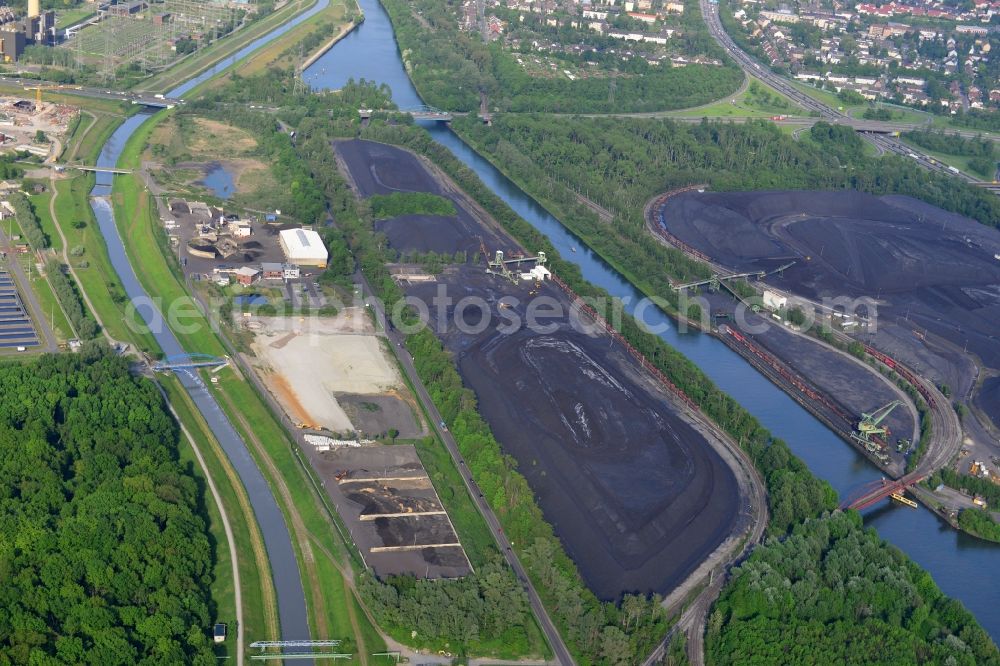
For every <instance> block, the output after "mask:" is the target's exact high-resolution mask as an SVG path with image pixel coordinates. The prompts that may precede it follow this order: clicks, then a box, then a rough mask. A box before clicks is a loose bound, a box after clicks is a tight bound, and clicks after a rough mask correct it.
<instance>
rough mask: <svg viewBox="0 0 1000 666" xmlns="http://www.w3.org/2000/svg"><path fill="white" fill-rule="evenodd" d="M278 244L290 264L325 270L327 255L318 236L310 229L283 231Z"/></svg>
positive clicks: (324, 246)
mask: <svg viewBox="0 0 1000 666" xmlns="http://www.w3.org/2000/svg"><path fill="white" fill-rule="evenodd" d="M278 242H279V243H280V244H281V249H282V251H283V252H284V253H285V259H287V260H288V263H290V264H296V265H298V266H315V267H317V268H326V262H327V260H328V259H329V256H330V255H329V253H328V252H327V250H326V245H325V244H324V243H323V239H322V238H320V237H319V234H318V233H316V232H315V231H313V230H312V229H284V230H283V231H281V232H280V233H279V235H278Z"/></svg>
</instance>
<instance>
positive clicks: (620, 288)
mask: <svg viewBox="0 0 1000 666" xmlns="http://www.w3.org/2000/svg"><path fill="white" fill-rule="evenodd" d="M359 2H360V5H361V9H362V11H363V12H364V14H365V22H364V23H363V24H362V25H361V26H360V27H359V28H358V29H357V30H355V31H354V32H352V33H351V34H350V35H348V36H347V37H345V38H344V39H343V40H341V41H340V42H339V43H338V44H337V45H336V46H334V47H333V49H331V50H330V51H329V52H328V53H326V54H325V55H324V56H323V57H321V58H320V59H319V60H317V61H316V63H314V64H313V66H312V67H310V68H309V69H308V70H307V71H306V72H305V75H304V78H305V80H306V82H307V83H308V84H310V85H311V86H312V87H313V88H330V89H337V88H340V87H342V86H343V85H344V84H345V83H346V82H347V81H348V80H349V79H354V80H360V79H366V80H368V81H375V82H378V83H385V84H387V85H388V86H389V87H390V88H391V89H392V94H393V100H394V101H395V102H396V104H398V105H399V106H400V107H401V108H411V107H416V106H419V105H421V104H422V103H423V102H422V100H421V99H420V96H419V95H418V94H417V92H416V90H415V89H414V88H413V85H412V83H411V82H410V79H409V77H408V76H407V74H406V71H405V69H404V68H403V64H402V60H401V58H400V54H399V49H398V48H397V45H396V41H395V36H394V35H393V30H392V24H391V23H390V21H389V17H388V16H387V15H386V13H385V10H384V9H383V8H382V6H381V5H380V4H379V2H378V0H359ZM426 127H427V129H428V131H430V133H431V135H432V136H433V137H434V139H435V140H436V141H438V142H439V143H441V144H443V145H445V146H447V147H448V148H449V149H450V150H451V151H452V152H453V153H454V154H455V156H456V157H458V158H459V159H460V160H462V162H464V163H465V164H466V165H468V166H469V167H470V168H471V169H473V170H474V171H475V172H476V173H477V174H478V175H479V177H480V178H481V179H482V180H483V182H484V183H486V185H488V186H489V187H490V188H491V189H492V190H493V191H494V192H495V193H496V194H497V195H498V196H499V197H500V198H502V199H503V200H504V201H506V202H507V204H508V205H510V207H511V208H513V209H514V211H516V212H517V213H518V214H519V215H520V216H521V217H523V218H524V219H525V220H527V221H528V222H530V223H531V224H532V225H534V226H535V227H536V228H538V229H539V230H541V231H542V232H544V233H545V234H546V235H547V236H548V237H549V239H550V240H551V241H552V243H553V245H555V247H556V248H557V249H558V250H559V252H560V253H561V254H562V256H563V258H565V259H568V260H570V261H573V262H574V263H577V264H578V265H579V266H580V268H581V270H582V271H583V275H584V277H585V278H587V279H588V280H589V281H590V282H592V283H594V284H596V285H599V286H601V287H603V288H604V289H606V290H607V291H608V292H609V293H610V294H612V295H613V296H617V297H619V298H621V299H622V300H623V301H624V302H625V303H626V309H628V310H629V311H630V312H633V311H634V305H635V303H636V302H638V301H639V300H640V299H641V298H642V295H641V294H640V293H639V292H638V291H637V290H636V289H635V288H634V287H633V286H632V285H631V284H629V283H628V282H627V281H626V280H625V279H624V278H623V277H622V276H621V275H620V274H619V273H618V272H617V271H615V270H614V269H613V268H612V267H611V266H609V265H608V264H607V263H605V262H604V261H603V260H602V259H601V258H600V257H598V256H597V255H596V254H594V253H593V252H591V251H590V250H589V249H588V248H587V246H586V244H585V243H583V242H582V241H581V240H580V239H579V238H577V237H575V236H574V235H573V234H572V233H570V232H569V231H568V230H566V228H565V227H563V226H562V224H560V222H559V221H558V220H556V219H555V218H554V217H552V216H551V215H549V214H548V212H546V211H545V209H543V208H542V207H541V206H539V205H538V204H537V203H535V201H534V200H533V199H531V197H529V196H528V195H527V194H525V193H524V192H523V191H522V190H521V189H520V188H518V187H517V186H516V185H515V184H514V183H512V182H511V181H510V180H509V179H507V178H506V177H505V176H504V175H503V174H501V173H500V172H499V171H497V170H496V169H495V168H494V167H493V166H492V165H491V164H490V163H489V162H488V161H487V160H485V159H484V158H483V157H481V156H480V155H479V154H477V153H476V152H475V151H473V150H472V149H470V148H469V147H468V146H467V145H466V144H464V143H463V142H462V141H461V140H460V139H459V138H458V137H457V136H456V135H455V134H454V133H453V132H452V131H451V130H450V129H448V128H447V127H446V126H444V125H440V124H431V125H427V126H426ZM650 242H652V241H650ZM571 248H577V252H572V251H571ZM641 318H642V319H643V321H644V322H645V323H646V324H648V325H650V326H654V327H656V330H662V332H661V333H660V336H661V337H662V338H663V339H664V340H665V341H667V342H668V343H670V344H671V345H672V346H674V347H675V348H677V349H678V350H680V351H681V352H682V353H683V354H685V355H686V356H687V357H688V358H689V359H691V360H692V361H693V362H694V363H696V364H697V365H698V367H700V368H701V369H702V371H703V372H705V374H707V375H708V376H709V377H711V379H712V380H713V381H714V382H715V383H716V384H718V385H719V386H720V387H721V388H722V389H723V390H725V391H726V392H728V393H729V394H730V395H731V396H733V397H734V398H735V399H736V400H738V401H739V402H740V404H742V405H743V406H744V407H745V408H746V409H747V410H749V411H750V412H751V413H752V414H753V415H754V416H756V417H757V418H758V419H759V420H760V421H761V423H763V424H764V425H765V426H766V427H767V428H769V429H770V430H771V432H772V433H774V434H775V435H776V436H778V437H781V438H782V439H784V440H785V441H786V442H788V445H789V446H790V447H791V449H792V450H793V451H794V452H795V454H796V455H798V456H799V457H800V458H801V459H802V460H803V461H804V462H805V463H806V464H807V465H808V466H809V468H810V469H811V470H812V471H813V473H814V474H816V475H817V476H819V477H821V478H823V479H826V480H827V481H829V483H830V484H831V485H832V486H833V487H834V488H835V489H836V490H837V492H838V493H840V494H841V496H844V495H846V494H848V493H850V491H851V490H852V489H853V488H855V487H857V486H858V485H861V484H863V483H867V482H870V481H873V480H876V479H878V478H879V476H880V474H879V472H878V470H876V469H875V468H874V467H873V466H872V465H870V464H869V463H868V462H867V461H866V460H865V459H864V458H862V457H861V456H860V455H859V454H858V453H857V452H855V451H854V449H853V448H851V447H850V446H849V445H848V444H847V443H845V442H844V441H843V440H841V439H840V438H839V437H837V436H836V435H834V434H833V432H831V431H830V430H828V429H827V428H826V427H825V426H824V425H823V424H821V423H820V422H819V421H817V420H816V419H815V418H814V417H813V416H812V415H811V414H809V413H808V412H806V411H805V410H804V409H803V408H802V407H800V406H799V405H798V404H796V403H795V402H794V401H793V400H792V399H791V398H789V397H788V396H787V395H786V394H785V393H784V392H782V391H781V390H779V389H778V388H777V387H775V386H774V385H773V384H771V383H770V382H769V381H768V380H766V379H765V378H764V377H763V376H762V375H760V374H759V373H758V372H757V371H756V370H754V369H753V368H752V367H751V366H750V365H749V364H748V363H747V362H746V361H744V360H743V359H742V358H741V357H740V356H738V355H737V354H735V353H734V352H733V351H731V350H730V349H729V348H728V347H726V346H725V345H724V344H722V343H721V342H719V341H718V340H716V339H715V338H713V337H711V336H709V335H704V334H700V333H681V332H679V331H678V330H677V328H676V327H675V326H674V324H673V322H671V321H670V320H669V319H668V318H667V317H666V316H665V315H663V314H662V313H660V312H658V311H653V310H652V309H650V308H645V310H644V312H643V314H642V317H641ZM864 517H865V523H866V524H867V525H869V526H870V527H873V528H875V529H876V530H877V531H878V533H879V534H880V535H881V536H882V538H884V539H886V540H887V541H889V542H890V543H892V544H894V545H896V546H897V547H898V548H900V549H901V550H902V551H904V552H905V553H907V554H908V555H909V556H910V557H911V558H912V559H913V560H914V561H915V562H917V563H918V564H920V566H922V567H924V568H925V569H927V570H928V571H929V572H930V573H931V575H932V576H933V577H934V580H935V581H937V583H938V585H939V586H940V587H941V589H942V590H944V592H945V593H946V594H948V595H950V596H952V597H954V598H956V599H959V600H961V601H962V602H963V603H964V604H965V605H966V606H967V607H968V608H969V610H971V611H972V612H973V613H974V614H975V616H976V618H977V619H978V620H979V621H980V623H982V625H983V627H984V628H985V629H986V630H987V631H988V632H989V633H990V635H991V636H992V637H993V639H994V640H995V641H997V642H1000V604H997V603H996V600H997V597H996V590H998V589H1000V566H997V563H998V562H1000V544H992V543H987V542H983V541H980V540H978V539H974V538H972V537H969V536H967V535H965V534H961V533H959V532H956V531H955V530H953V529H951V528H950V527H949V526H948V525H947V524H946V523H945V522H944V521H942V520H941V519H939V518H938V517H937V516H936V515H934V514H933V513H932V512H930V511H929V510H927V509H925V508H923V507H922V506H921V508H919V509H911V508H909V507H905V506H899V505H891V504H889V503H888V502H885V503H882V504H881V505H878V506H876V507H873V508H872V509H869V510H868V511H866V512H865V514H864Z"/></svg>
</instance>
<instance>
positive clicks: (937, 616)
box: [706, 512, 1000, 666]
mask: <svg viewBox="0 0 1000 666" xmlns="http://www.w3.org/2000/svg"><path fill="white" fill-rule="evenodd" d="M817 562H822V563H823V565H822V566H816V563H817ZM706 645H707V652H706V661H708V662H709V663H713V664H737V663H739V664H745V663H759V664H778V663H780V664H859V663H873V662H880V663H889V664H955V665H956V666H957V665H959V664H968V665H969V666H973V665H982V664H996V663H1000V654H998V652H997V648H996V646H995V645H994V644H993V642H992V641H991V640H990V638H989V636H988V635H987V634H986V632H985V631H983V629H982V628H981V627H980V626H979V625H978V624H977V623H976V620H975V618H973V616H972V615H971V614H970V613H969V612H968V611H967V610H965V608H964V607H963V606H962V604H960V603H959V602H957V601H954V600H952V599H949V598H948V597H946V596H945V595H944V594H943V593H942V592H941V590H940V589H938V587H937V585H936V584H935V583H934V581H933V579H931V576H930V574H928V573H927V572H926V571H924V570H922V569H920V568H919V567H918V566H917V565H916V564H914V563H913V562H912V561H910V560H909V559H908V558H907V557H906V556H905V555H904V554H903V553H902V552H900V551H899V550H898V549H896V548H894V547H892V546H889V545H887V544H886V543H885V542H883V541H882V540H881V539H879V537H878V535H877V534H876V533H875V531H874V530H871V529H865V528H864V527H863V525H862V521H861V517H860V515H858V514H857V513H854V512H850V513H837V514H834V515H827V516H823V517H820V518H816V519H811V520H808V521H806V522H804V523H802V524H801V525H799V526H797V527H796V528H795V529H794V530H793V531H792V533H791V535H790V536H789V537H788V538H786V539H783V540H776V539H772V540H769V541H768V542H767V543H765V544H764V545H763V546H760V547H758V548H756V549H755V550H754V552H753V554H752V555H751V556H750V558H749V560H748V561H747V562H746V563H744V564H742V565H740V566H739V567H736V568H735V569H734V570H733V572H732V580H731V581H730V583H729V584H728V585H726V587H725V589H724V590H723V593H722V596H721V597H720V598H719V600H718V602H717V603H716V605H715V608H714V609H713V611H712V613H711V616H710V617H709V621H708V629H707V638H706Z"/></svg>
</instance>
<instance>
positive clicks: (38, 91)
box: [24, 83, 83, 108]
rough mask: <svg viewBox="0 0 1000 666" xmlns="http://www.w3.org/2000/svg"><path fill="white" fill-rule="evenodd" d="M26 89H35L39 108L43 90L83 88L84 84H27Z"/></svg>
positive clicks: (36, 103) (36, 105) (36, 102)
mask: <svg viewBox="0 0 1000 666" xmlns="http://www.w3.org/2000/svg"><path fill="white" fill-rule="evenodd" d="M24 89H25V90H34V91H35V107H36V108H38V107H40V106H41V105H42V91H43V90H83V86H69V85H64V84H61V83H60V84H58V85H51V86H25V87H24Z"/></svg>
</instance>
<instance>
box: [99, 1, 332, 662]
mask: <svg viewBox="0 0 1000 666" xmlns="http://www.w3.org/2000/svg"><path fill="white" fill-rule="evenodd" d="M327 4H329V0H318V2H317V3H316V4H315V5H314V6H313V7H312V8H310V9H309V10H308V11H306V12H304V13H302V14H300V15H299V16H297V17H296V18H295V19H294V20H292V21H289V22H288V23H285V24H283V25H282V26H280V27H278V28H276V29H275V30H274V31H272V32H270V33H267V34H266V35H264V36H262V37H260V38H258V39H257V40H255V41H253V42H251V43H250V44H248V45H247V46H245V47H244V48H242V49H240V50H239V51H237V52H236V53H235V54H233V55H232V56H230V57H228V58H226V59H225V60H222V61H220V62H219V63H218V64H216V65H215V66H213V67H211V68H210V69H208V70H206V71H205V72H203V73H202V74H199V75H198V76H196V77H194V78H192V79H190V80H188V81H186V82H184V83H183V84H181V85H180V86H178V87H177V88H175V89H174V90H171V91H170V92H169V93H167V97H176V98H179V97H180V96H182V95H184V94H185V93H186V92H188V91H190V90H191V89H192V88H193V87H195V86H196V85H198V84H199V83H201V82H202V81H205V80H207V79H209V78H211V77H213V76H215V75H216V74H218V73H219V72H221V71H223V70H224V69H226V68H228V67H230V66H231V65H233V64H235V63H236V62H238V61H239V60H241V59H242V58H244V57H245V56H247V55H248V54H250V53H252V52H253V51H255V50H257V49H258V48H260V47H261V46H263V45H264V44H267V43H268V42H270V41H271V40H273V39H274V38H276V37H278V36H280V35H281V34H283V33H285V32H287V31H288V30H290V29H291V28H292V27H294V26H296V25H298V24H299V23H301V22H302V21H304V20H306V19H307V18H309V17H310V16H312V15H313V14H315V13H317V12H319V11H321V10H322V9H324V8H325V7H326V5H327ZM149 117H150V114H149V113H141V114H139V115H136V116H132V117H131V118H129V119H128V120H126V121H125V122H124V123H122V124H121V126H119V127H118V129H117V130H115V132H114V133H113V134H112V135H111V137H110V138H109V139H108V141H107V143H105V144H104V146H103V147H102V149H101V154H100V157H98V160H97V166H100V167H114V166H116V165H117V164H118V159H119V158H120V157H121V153H122V150H123V149H124V148H125V144H126V142H127V141H128V139H129V137H131V136H132V134H133V133H135V131H136V130H138V129H139V127H140V126H141V125H142V124H143V123H144V122H145V121H146V120H148V119H149ZM112 177H113V176H112V175H111V174H108V173H98V174H97V183H96V184H95V185H94V189H93V191H92V192H91V200H90V202H91V208H92V209H93V211H94V215H95V217H96V218H97V224H98V226H99V227H100V229H101V234H102V236H103V237H104V241H105V244H106V245H107V248H108V256H109V257H110V260H111V265H112V267H114V269H115V272H116V273H117V274H118V279H119V281H120V282H121V284H122V287H123V288H124V289H125V293H126V295H127V296H128V298H129V300H130V301H131V302H132V303H133V304H135V305H136V311H137V312H138V314H139V315H140V316H141V317H142V320H143V321H144V322H145V324H146V325H147V326H149V327H150V330H151V331H152V334H153V337H154V338H155V339H156V342H157V344H159V345H160V349H162V350H163V353H164V354H165V355H166V356H167V357H171V356H178V355H181V354H183V349H182V348H181V345H180V343H179V342H178V341H177V338H176V337H174V334H173V333H172V332H171V331H170V329H169V328H168V327H167V326H164V325H162V321H163V319H162V317H161V315H160V309H159V307H158V306H157V305H156V304H154V303H152V302H151V301H150V298H149V296H148V295H147V294H146V291H145V290H144V289H143V287H142V285H141V284H140V282H139V279H138V278H137V277H136V273H135V270H134V269H133V267H132V265H131V263H130V262H129V258H128V255H127V254H126V252H125V246H124V244H123V243H122V239H121V236H120V235H119V233H118V227H117V226H116V225H115V219H114V213H113V211H112V208H111V204H110V199H109V196H110V194H111V179H112ZM176 375H177V378H178V379H179V380H180V382H181V385H182V386H183V387H184V390H186V391H187V392H188V394H189V395H190V396H191V399H192V401H193V402H194V404H195V406H196V407H197V408H198V411H199V412H201V414H202V416H203V417H204V418H205V421H206V422H207V423H208V425H209V427H210V428H211V429H212V432H213V433H214V434H215V437H216V439H217V440H218V441H219V444H220V445H221V446H222V448H223V450H224V451H225V452H226V455H227V456H228V457H229V461H230V462H231V463H232V465H233V467H234V468H235V470H236V472H237V473H238V474H239V475H240V479H241V480H242V481H243V485H244V487H245V488H246V491H247V496H248V498H249V500H250V504H251V506H252V507H253V512H254V515H255V516H256V518H257V523H258V525H259V526H260V530H261V534H262V535H263V539H264V546H265V548H266V549H267V556H268V559H269V561H270V564H271V576H272V578H273V581H274V589H275V593H276V596H277V601H278V620H279V621H280V623H281V638H282V639H283V640H286V641H287V640H305V639H308V638H309V620H308V615H307V614H306V603H305V595H304V593H303V590H302V582H301V579H300V575H299V567H298V563H297V561H296V559H295V551H294V550H293V548H292V542H291V536H290V534H289V531H288V526H287V525H286V524H285V519H284V516H283V515H282V513H281V510H280V509H279V508H278V504H277V502H276V501H275V499H274V495H273V494H272V493H271V489H270V487H269V486H268V483H267V481H266V480H265V479H264V476H263V474H261V472H260V469H259V468H258V467H257V463H256V462H255V461H254V459H253V457H251V455H250V452H249V450H247V446H246V443H245V442H244V441H243V439H242V438H241V437H240V435H239V433H237V432H236V430H235V429H234V428H233V425H232V423H230V421H229V419H228V417H227V416H226V414H225V413H224V412H223V411H222V409H221V408H220V407H219V404H218V403H217V402H216V400H215V397H214V396H213V395H212V393H211V391H209V389H208V387H207V386H206V385H205V383H204V382H202V381H201V378H200V377H199V376H198V375H197V374H196V373H195V372H193V371H191V370H179V371H177V372H176ZM243 556H248V554H247V553H243ZM257 629H258V630H262V629H263V627H257ZM247 638H248V639H249V640H248V642H249V641H252V640H259V639H261V638H262V637H261V636H249V637H247ZM322 638H327V637H326V636H324V637H322Z"/></svg>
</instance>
